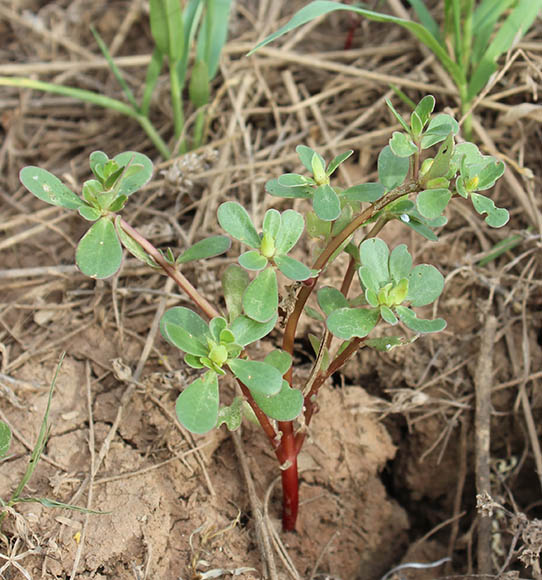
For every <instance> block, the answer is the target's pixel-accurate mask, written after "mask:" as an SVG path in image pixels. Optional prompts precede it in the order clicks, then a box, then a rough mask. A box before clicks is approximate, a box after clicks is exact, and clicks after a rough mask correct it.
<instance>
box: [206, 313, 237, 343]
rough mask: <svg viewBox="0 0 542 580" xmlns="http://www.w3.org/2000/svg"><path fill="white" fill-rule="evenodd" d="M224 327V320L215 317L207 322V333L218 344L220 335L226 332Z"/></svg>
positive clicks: (220, 317)
mask: <svg viewBox="0 0 542 580" xmlns="http://www.w3.org/2000/svg"><path fill="white" fill-rule="evenodd" d="M226 326H227V323H226V319H225V318H222V316H216V317H215V318H213V319H212V320H210V321H209V332H210V333H211V336H212V337H213V339H214V340H215V341H216V342H220V335H221V333H222V331H223V330H226ZM230 342H232V341H230Z"/></svg>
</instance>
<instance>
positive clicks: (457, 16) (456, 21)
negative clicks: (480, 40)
mask: <svg viewBox="0 0 542 580" xmlns="http://www.w3.org/2000/svg"><path fill="white" fill-rule="evenodd" d="M452 32H453V47H454V54H455V62H457V63H460V62H461V60H462V59H461V4H460V0H452Z"/></svg>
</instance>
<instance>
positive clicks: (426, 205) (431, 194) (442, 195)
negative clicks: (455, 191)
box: [416, 188, 452, 219]
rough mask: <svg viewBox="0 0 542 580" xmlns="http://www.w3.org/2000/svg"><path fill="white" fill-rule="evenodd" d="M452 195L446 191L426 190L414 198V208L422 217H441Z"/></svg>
mask: <svg viewBox="0 0 542 580" xmlns="http://www.w3.org/2000/svg"><path fill="white" fill-rule="evenodd" d="M450 199H452V194H451V192H450V191H449V190H448V189H442V188H439V189H426V190H425V191H421V192H420V193H419V194H418V197H417V198H416V207H417V208H418V211H419V212H420V213H421V214H422V216H423V217H425V218H427V219H434V218H436V217H439V216H440V215H442V212H443V211H444V210H445V209H446V206H447V205H448V202H449V201H450Z"/></svg>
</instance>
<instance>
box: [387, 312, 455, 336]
mask: <svg viewBox="0 0 542 580" xmlns="http://www.w3.org/2000/svg"><path fill="white" fill-rule="evenodd" d="M395 311H396V312H397V314H398V315H399V318H400V319H401V322H403V324H405V326H407V327H408V328H410V330H413V331H414V332H417V333H419V334H427V333H430V332H440V331H442V330H444V329H445V328H446V321H445V320H443V319H442V318H435V319H434V320H425V319H422V318H418V317H417V316H416V314H415V312H414V311H412V310H410V308H407V307H406V306H397V308H396V309H395Z"/></svg>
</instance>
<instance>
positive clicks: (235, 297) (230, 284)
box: [222, 264, 250, 322]
mask: <svg viewBox="0 0 542 580" xmlns="http://www.w3.org/2000/svg"><path fill="white" fill-rule="evenodd" d="M249 283H250V277H249V275H248V273H247V272H246V271H245V270H243V268H241V267H240V266H238V265H237V264H230V265H229V266H228V267H227V268H226V269H225V270H224V273H223V274H222V292H223V294H224V300H225V301H226V310H227V311H228V314H229V320H230V322H231V321H233V320H235V319H236V318H237V317H238V316H239V315H240V314H241V312H243V294H244V293H245V290H246V289H247V286H248V285H249Z"/></svg>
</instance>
